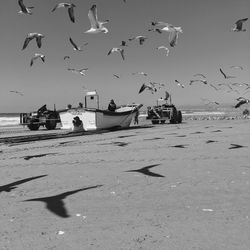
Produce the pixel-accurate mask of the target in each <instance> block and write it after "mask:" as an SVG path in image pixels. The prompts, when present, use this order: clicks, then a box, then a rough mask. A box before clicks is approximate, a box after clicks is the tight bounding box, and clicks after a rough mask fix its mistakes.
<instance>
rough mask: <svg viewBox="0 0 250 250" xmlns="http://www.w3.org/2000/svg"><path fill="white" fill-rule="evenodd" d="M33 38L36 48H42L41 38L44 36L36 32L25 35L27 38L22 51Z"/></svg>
mask: <svg viewBox="0 0 250 250" xmlns="http://www.w3.org/2000/svg"><path fill="white" fill-rule="evenodd" d="M34 38H36V43H37V47H38V48H41V46H42V38H44V35H43V34H40V33H37V32H34V33H29V34H28V35H27V37H26V38H25V41H24V44H23V48H22V50H24V49H25V48H26V47H27V46H28V44H29V42H30V41H31V40H32V39H34Z"/></svg>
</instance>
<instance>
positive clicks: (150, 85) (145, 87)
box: [139, 83, 157, 94]
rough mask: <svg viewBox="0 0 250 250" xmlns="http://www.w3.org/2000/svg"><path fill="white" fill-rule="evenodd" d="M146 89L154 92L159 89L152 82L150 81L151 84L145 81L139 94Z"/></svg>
mask: <svg viewBox="0 0 250 250" xmlns="http://www.w3.org/2000/svg"><path fill="white" fill-rule="evenodd" d="M145 89H148V90H151V93H152V94H153V93H154V92H156V91H157V89H156V88H155V87H154V86H153V85H152V83H149V84H145V83H143V84H142V86H141V88H140V90H139V94H140V93H141V92H143V91H144V90H145Z"/></svg>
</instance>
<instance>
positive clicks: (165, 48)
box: [156, 45, 169, 56]
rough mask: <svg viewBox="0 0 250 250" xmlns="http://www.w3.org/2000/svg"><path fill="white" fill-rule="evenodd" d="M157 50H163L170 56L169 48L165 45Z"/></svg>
mask: <svg viewBox="0 0 250 250" xmlns="http://www.w3.org/2000/svg"><path fill="white" fill-rule="evenodd" d="M156 49H157V50H160V49H161V50H162V49H164V50H165V52H166V53H165V55H166V56H168V54H169V48H167V47H166V46H163V45H162V46H159V47H157V48H156Z"/></svg>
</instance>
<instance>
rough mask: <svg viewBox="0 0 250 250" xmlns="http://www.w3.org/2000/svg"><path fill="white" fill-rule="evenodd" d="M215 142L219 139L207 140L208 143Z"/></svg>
mask: <svg viewBox="0 0 250 250" xmlns="http://www.w3.org/2000/svg"><path fill="white" fill-rule="evenodd" d="M213 142H218V141H214V140H207V141H206V143H213Z"/></svg>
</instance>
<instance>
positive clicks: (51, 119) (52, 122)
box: [45, 114, 57, 130]
mask: <svg viewBox="0 0 250 250" xmlns="http://www.w3.org/2000/svg"><path fill="white" fill-rule="evenodd" d="M56 121H57V117H56V116H55V115H54V114H50V115H48V117H47V118H46V123H45V127H46V129H48V130H52V129H55V128H56V123H57V122H56Z"/></svg>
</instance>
